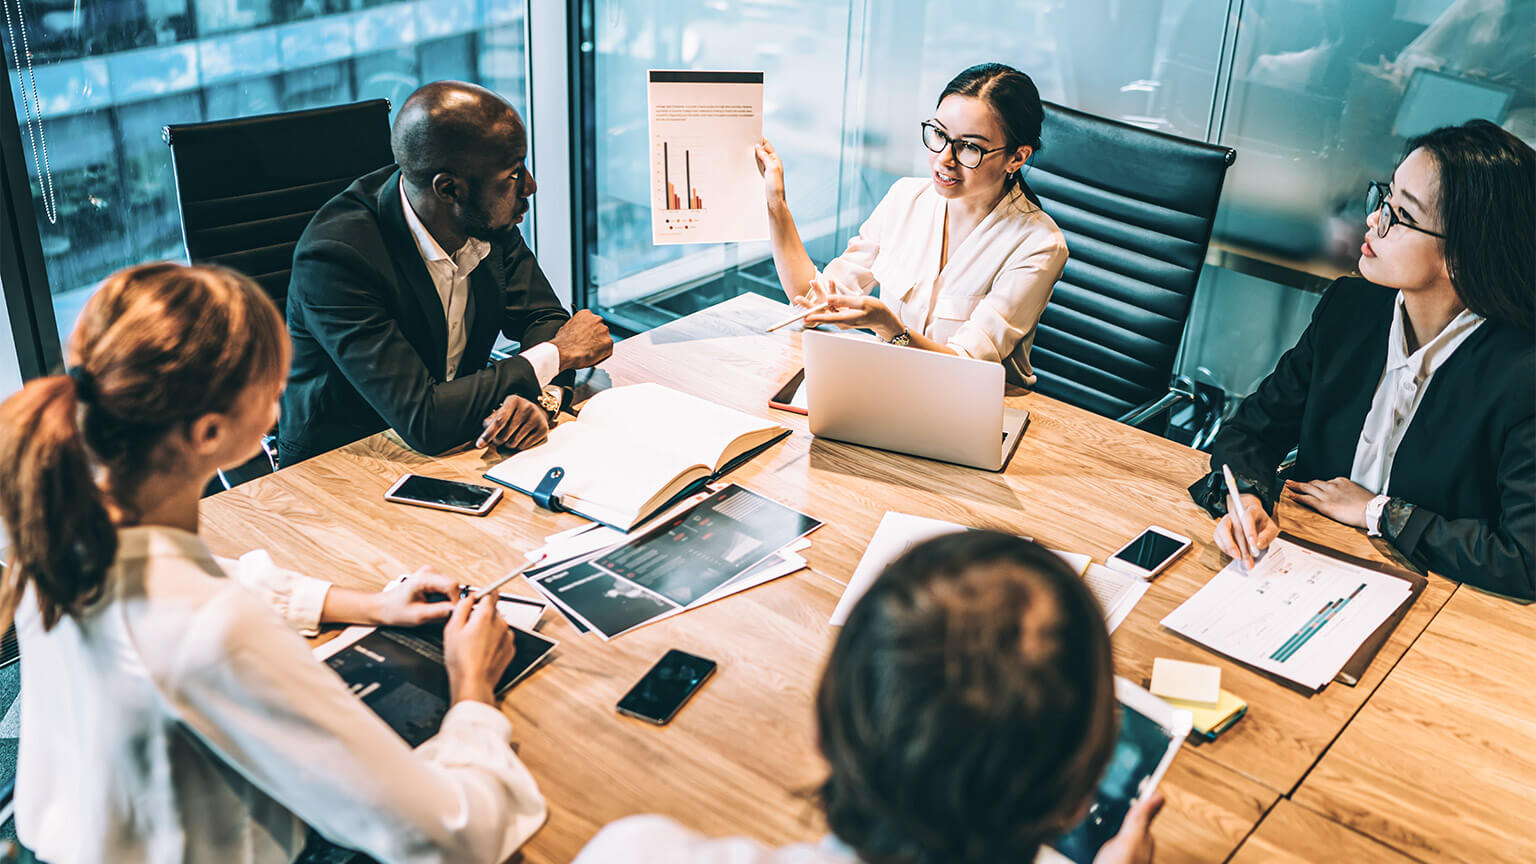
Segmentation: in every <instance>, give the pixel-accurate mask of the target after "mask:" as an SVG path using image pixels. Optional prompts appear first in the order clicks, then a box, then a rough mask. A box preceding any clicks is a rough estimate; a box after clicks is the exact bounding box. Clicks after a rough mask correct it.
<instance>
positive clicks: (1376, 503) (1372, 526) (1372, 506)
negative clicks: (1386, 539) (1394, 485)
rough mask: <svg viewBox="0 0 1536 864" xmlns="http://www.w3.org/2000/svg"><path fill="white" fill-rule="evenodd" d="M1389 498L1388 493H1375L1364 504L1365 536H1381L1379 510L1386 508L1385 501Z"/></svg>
mask: <svg viewBox="0 0 1536 864" xmlns="http://www.w3.org/2000/svg"><path fill="white" fill-rule="evenodd" d="M1391 500H1392V498H1391V496H1388V495H1377V496H1376V497H1375V498H1372V499H1371V500H1370V501H1367V502H1366V504H1365V536H1367V537H1380V536H1381V511H1383V510H1385V509H1386V507H1387V502H1388V501H1391Z"/></svg>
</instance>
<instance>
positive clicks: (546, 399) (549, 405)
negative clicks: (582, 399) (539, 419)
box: [539, 384, 565, 426]
mask: <svg viewBox="0 0 1536 864" xmlns="http://www.w3.org/2000/svg"><path fill="white" fill-rule="evenodd" d="M564 402H565V391H564V390H562V389H561V388H560V385H558V384H551V385H549V386H548V387H545V388H544V389H543V390H542V391H540V392H539V407H540V408H543V409H544V410H545V411H546V412H548V414H549V425H551V426H553V425H555V418H557V417H559V416H560V406H561V405H562V404H564Z"/></svg>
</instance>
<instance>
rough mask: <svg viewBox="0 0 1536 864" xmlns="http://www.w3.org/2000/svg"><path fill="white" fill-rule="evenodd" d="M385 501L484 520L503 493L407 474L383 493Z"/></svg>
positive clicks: (493, 488) (470, 484)
mask: <svg viewBox="0 0 1536 864" xmlns="http://www.w3.org/2000/svg"><path fill="white" fill-rule="evenodd" d="M384 500H385V501H393V502H395V503H397V504H415V505H417V506H418V507H431V508H433V509H435V510H450V511H452V512H454V513H467V514H469V515H471V516H484V515H485V514H487V513H489V512H491V508H492V507H495V506H496V502H497V501H500V500H501V490H500V489H497V488H496V487H494V486H477V485H475V484H474V483H460V482H459V481H457V480H444V479H442V478H440V477H424V476H422V475H420V474H407V475H405V476H404V477H401V478H400V479H399V480H396V481H395V485H393V486H391V487H389V491H388V492H385V493H384Z"/></svg>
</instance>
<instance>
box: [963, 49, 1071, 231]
mask: <svg viewBox="0 0 1536 864" xmlns="http://www.w3.org/2000/svg"><path fill="white" fill-rule="evenodd" d="M951 95H959V96H974V97H975V98H977V99H982V100H985V101H986V103H987V105H989V106H991V108H992V113H993V114H996V115H997V122H998V123H1000V124H1002V127H1003V134H1004V135H1006V136H1008V142H1007V146H1009V147H1012V148H1014V149H1018V148H1020V147H1028V148H1030V150H1031V151H1033V152H1035V153H1039V152H1040V149H1041V148H1042V147H1044V146H1045V145H1044V143H1043V142H1041V140H1040V127H1041V125H1042V124H1043V123H1044V122H1045V108H1044V106H1042V105H1041V104H1040V90H1039V89H1038V88H1036V87H1035V82H1034V81H1033V80H1032V79H1031V78H1030V77H1029V76H1028V75H1025V74H1024V73H1023V72H1020V71H1019V70H1017V69H1015V68H1013V67H1012V66H1005V65H1003V64H1002V63H979V64H977V65H975V66H972V67H971V68H969V69H966V70H965V71H963V72H961V73H960V74H959V75H956V76H955V77H954V78H951V79H950V81H949V83H948V84H947V85H945V87H944V92H943V93H940V94H939V102H938V103H936V104H942V103H943V102H944V98H945V97H946V96H951ZM1025 167H1028V166H1027V165H1026V166H1025ZM1014 189H1018V190H1020V191H1021V192H1022V193H1023V194H1024V197H1025V198H1028V199H1029V203H1031V204H1033V205H1035V206H1036V207H1039V206H1040V199H1039V198H1036V197H1035V193H1034V192H1033V191H1032V190H1031V189H1030V188H1029V184H1027V183H1025V182H1024V168H1020V169H1019V170H1017V171H1015V172H1013V173H1012V174H1009V175H1008V177H1007V178H1006V179H1005V180H1004V181H1003V191H1004V192H1012V191H1013V190H1014Z"/></svg>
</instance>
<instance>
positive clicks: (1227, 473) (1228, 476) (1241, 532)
mask: <svg viewBox="0 0 1536 864" xmlns="http://www.w3.org/2000/svg"><path fill="white" fill-rule="evenodd" d="M1221 476H1222V477H1223V478H1224V479H1225V480H1226V481H1227V497H1228V498H1230V499H1232V507H1231V509H1232V518H1233V519H1234V520H1236V522H1237V524H1236V525H1234V526H1233V527H1234V528H1235V529H1237V530H1236V531H1234V532H1233V533H1235V534H1236V535H1237V542H1238V543H1239V544H1240V545H1241V546H1242V547H1243V550H1244V551H1245V552H1247V553H1248V557H1249V558H1252V559H1253V560H1254V561H1255V562H1257V561H1258V560H1259V559H1258V553H1257V550H1255V549H1254V548H1253V547H1252V546H1250V545H1248V528H1247V526H1248V519H1247V514H1246V513H1244V512H1243V499H1242V498H1240V497H1238V492H1237V480H1236V479H1235V478H1234V477H1233V476H1232V466H1230V465H1227V464H1223V465H1222V466H1221Z"/></svg>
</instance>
